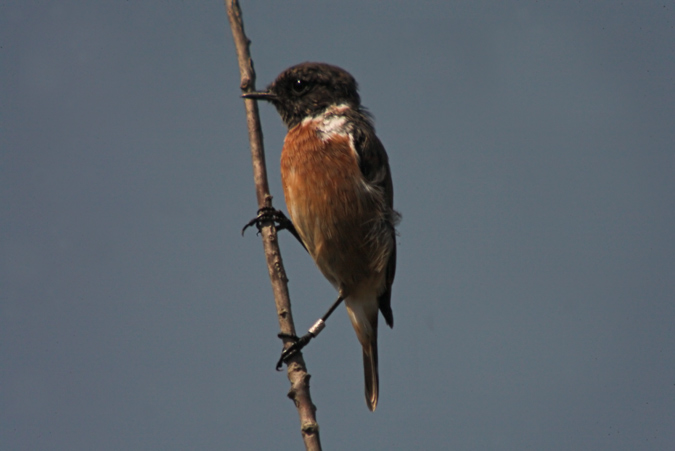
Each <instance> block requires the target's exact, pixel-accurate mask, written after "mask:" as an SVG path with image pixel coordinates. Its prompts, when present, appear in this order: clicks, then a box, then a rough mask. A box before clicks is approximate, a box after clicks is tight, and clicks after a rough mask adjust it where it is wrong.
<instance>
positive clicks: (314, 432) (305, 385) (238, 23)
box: [225, 0, 321, 451]
mask: <svg viewBox="0 0 675 451" xmlns="http://www.w3.org/2000/svg"><path fill="white" fill-rule="evenodd" d="M225 6H226V7H227V15H228V18H229V20H230V27H231V28H232V36H233V37H234V45H235V48H236V50H237V59H238V61H239V72H240V74H241V85H240V88H241V90H242V91H244V92H249V91H253V90H255V71H254V70H253V61H252V60H251V55H250V52H249V44H250V41H249V40H248V38H247V37H246V34H245V33H244V22H243V19H242V16H241V9H240V7H239V2H238V1H237V0H225ZM244 104H245V106H246V122H247V125H248V135H249V141H250V144H251V158H252V160H253V179H254V181H255V189H256V196H257V199H258V208H263V207H267V208H272V196H271V195H270V193H269V185H268V183H267V169H266V166H265V150H264V148H263V140H262V129H261V127H260V118H259V116H258V105H257V103H256V101H255V100H252V99H246V100H244ZM262 225H263V227H262V228H261V230H260V232H261V233H260V234H261V236H262V242H263V248H264V250H265V258H266V260H267V268H268V271H269V275H270V281H271V283H272V291H273V292H274V302H275V304H276V308H277V317H278V319H279V328H280V329H281V332H282V333H283V334H286V335H287V336H288V335H295V326H294V324H293V315H292V313H291V301H290V298H289V296H288V286H287V284H286V282H287V278H286V271H285V270H284V265H283V262H282V260H281V252H280V251H279V243H278V241H277V232H276V229H275V227H274V224H273V223H271V222H268V223H263V224H262ZM287 345H288V343H285V346H287ZM287 374H288V380H289V381H290V383H291V389H290V391H289V392H288V397H289V398H291V399H292V400H293V402H294V403H295V406H296V407H297V409H298V414H299V415H300V429H301V431H302V438H303V440H304V442H305V448H306V449H307V450H311V451H318V450H321V442H320V440H319V425H318V423H317V422H316V415H315V414H316V407H315V406H314V404H313V403H312V398H311V397H310V394H309V378H310V375H309V374H308V373H307V368H306V366H305V361H304V359H303V357H302V353H297V354H295V355H294V356H293V357H291V358H290V359H289V361H288V367H287Z"/></svg>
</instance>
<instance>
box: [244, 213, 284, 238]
mask: <svg viewBox="0 0 675 451" xmlns="http://www.w3.org/2000/svg"><path fill="white" fill-rule="evenodd" d="M266 222H271V223H273V224H274V227H276V229H277V230H282V229H286V228H288V226H289V224H290V226H291V227H293V223H292V222H291V220H290V219H288V218H287V217H286V215H285V214H284V213H283V212H282V211H281V210H276V209H274V208H272V207H262V208H260V209H259V210H258V215H257V216H256V217H255V218H253V219H251V220H250V221H249V222H247V223H246V225H245V226H244V228H243V229H241V234H242V235H244V232H246V229H248V228H249V227H252V226H256V228H257V229H258V233H260V229H261V228H262V227H263V226H264V225H265V223H266Z"/></svg>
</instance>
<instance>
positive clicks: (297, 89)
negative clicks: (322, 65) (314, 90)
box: [291, 78, 309, 94]
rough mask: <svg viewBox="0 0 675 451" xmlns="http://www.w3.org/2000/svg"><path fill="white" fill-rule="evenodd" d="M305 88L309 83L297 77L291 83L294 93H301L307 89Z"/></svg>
mask: <svg viewBox="0 0 675 451" xmlns="http://www.w3.org/2000/svg"><path fill="white" fill-rule="evenodd" d="M307 88H309V83H308V82H307V81H305V80H301V79H299V78H298V79H297V80H295V81H294V82H293V83H292V84H291V89H292V90H293V93H294V94H302V93H304V92H305V91H307Z"/></svg>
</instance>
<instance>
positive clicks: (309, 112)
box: [243, 63, 400, 411]
mask: <svg viewBox="0 0 675 451" xmlns="http://www.w3.org/2000/svg"><path fill="white" fill-rule="evenodd" d="M243 97H245V98H249V99H260V100H266V101H269V102H271V103H272V105H274V106H275V107H276V109H277V111H278V112H279V114H280V115H281V118H282V119H283V121H284V123H285V124H286V125H287V126H288V134H287V135H286V139H285V141H284V147H283V150H282V153H281V180H282V185H283V189H284V196H285V199H286V207H287V209H288V213H289V215H290V219H291V222H292V224H293V226H294V227H295V230H296V231H297V234H296V236H298V235H299V237H300V239H301V241H302V243H303V245H304V246H305V248H306V249H307V251H308V252H309V254H310V255H311V256H312V258H313V259H314V261H315V262H316V265H317V266H318V267H319V269H320V270H321V272H322V273H323V275H324V276H325V277H326V279H328V280H329V281H330V283H331V284H333V286H334V287H335V288H336V289H337V290H338V292H339V297H338V299H337V301H336V302H335V304H333V306H332V307H331V309H330V310H329V311H328V313H327V314H326V315H324V317H323V318H322V320H325V319H327V317H328V316H329V315H330V313H332V311H333V310H334V309H335V307H337V305H338V304H339V303H340V302H341V301H343V300H344V302H345V305H346V307H347V313H348V314H349V319H350V320H351V323H352V326H353V327H354V330H355V331H356V335H357V337H358V339H359V342H360V343H361V346H362V348H363V367H364V372H365V385H366V403H367V405H368V408H369V409H370V410H371V411H373V410H375V407H376V406H377V400H378V391H379V388H378V387H379V376H378V366H377V319H378V309H379V311H380V312H382V316H384V320H385V321H386V323H387V324H388V325H389V327H393V325H394V317H393V314H392V311H391V285H392V283H393V282H394V274H395V272H396V230H395V226H396V224H397V222H398V221H399V218H400V215H399V214H398V213H397V212H396V211H395V210H394V209H393V202H394V191H393V186H392V180H391V173H390V170H389V161H388V157H387V153H386V152H385V150H384V147H383V146H382V143H381V142H380V140H379V139H378V138H377V136H376V135H375V130H374V128H373V123H372V119H371V116H370V115H369V114H368V112H367V111H366V110H365V109H364V108H363V107H362V106H361V99H360V97H359V94H358V90H357V83H356V80H354V77H352V76H351V75H350V74H349V73H347V72H346V71H345V70H343V69H341V68H339V67H336V66H331V65H328V64H323V63H302V64H299V65H297V66H293V67H290V68H289V69H286V70H285V71H284V72H282V73H281V74H280V75H279V76H278V77H277V79H276V80H275V81H274V82H273V83H272V84H271V85H269V87H268V88H267V90H266V91H262V92H249V93H246V94H244V95H243ZM291 231H293V230H291ZM294 234H295V233H294ZM322 320H319V322H317V324H315V326H314V327H313V328H312V329H310V332H309V333H308V334H307V335H306V336H305V337H303V339H304V340H303V339H300V342H301V343H300V344H299V345H297V346H295V349H294V350H295V351H297V349H299V348H300V347H302V346H304V345H305V344H306V343H307V342H308V341H309V339H311V338H312V337H314V336H315V335H316V334H317V333H318V331H320V330H321V329H322V328H323V321H322ZM296 344H297V343H296ZM291 348H293V346H292V347H291ZM288 351H289V350H288V349H287V351H285V355H286V357H287V356H288V355H289V352H288ZM291 352H293V349H291ZM282 358H284V355H282Z"/></svg>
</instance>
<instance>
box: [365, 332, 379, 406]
mask: <svg viewBox="0 0 675 451" xmlns="http://www.w3.org/2000/svg"><path fill="white" fill-rule="evenodd" d="M363 374H364V377H365V382H366V404H367V405H368V409H370V411H371V412H373V411H374V410H375V408H376V407H377V398H378V395H379V391H380V376H379V373H378V369H377V335H376V336H375V337H374V338H373V339H372V340H371V341H370V343H369V344H368V345H367V346H364V347H363Z"/></svg>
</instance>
